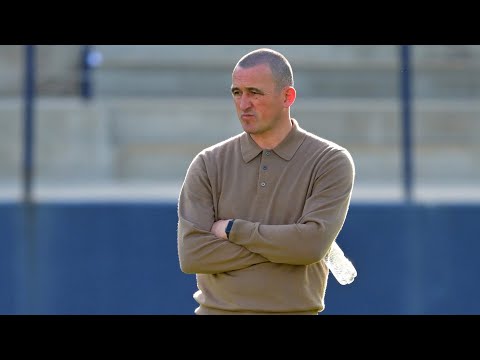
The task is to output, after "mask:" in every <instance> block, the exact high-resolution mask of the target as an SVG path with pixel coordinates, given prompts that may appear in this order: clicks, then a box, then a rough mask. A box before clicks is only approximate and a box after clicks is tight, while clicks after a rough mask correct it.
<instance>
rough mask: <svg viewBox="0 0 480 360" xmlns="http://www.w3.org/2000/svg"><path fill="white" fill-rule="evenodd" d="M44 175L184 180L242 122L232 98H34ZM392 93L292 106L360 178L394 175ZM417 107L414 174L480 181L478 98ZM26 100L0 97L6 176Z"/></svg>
mask: <svg viewBox="0 0 480 360" xmlns="http://www.w3.org/2000/svg"><path fill="white" fill-rule="evenodd" d="M36 105H37V106H36V116H35V125H34V129H35V137H34V140H35V158H34V164H35V175H36V177H37V179H38V180H39V181H45V182H52V181H53V182H71V181H87V182H92V181H107V182H108V181H112V182H115V181H138V182H142V181H151V182H161V181H166V180H168V181H181V179H182V178H183V176H184V175H185V172H186V169H187V167H188V164H189V163H190V161H191V160H192V159H193V157H194V155H195V154H196V153H198V152H199V151H200V150H201V149H203V148H205V147H207V146H210V145H213V144H215V143H217V142H219V141H221V140H223V139H225V138H228V137H230V136H233V135H236V134H238V133H239V132H241V131H242V130H241V127H240V125H239V122H238V119H237V118H236V114H235V112H234V108H233V104H232V103H231V100H230V99H228V100H227V99H218V98H203V99H200V98H191V99H185V98H176V99H155V98H150V99H145V98H137V97H132V98H115V99H110V100H102V101H100V100H97V101H92V102H82V101H81V100H79V99H77V98H69V99H58V98H49V99H48V98H43V99H39V101H38V102H37V104H36ZM399 108H400V107H399V104H398V102H397V101H394V100H388V101H387V100H383V101H378V100H366V99H364V100H359V99H336V100H331V101H329V100H325V99H301V100H300V99H299V101H298V102H297V103H295V104H294V109H292V115H293V116H294V117H296V118H297V120H298V121H299V122H300V124H301V125H302V126H303V127H304V128H305V129H307V130H309V131H312V132H313V133H315V134H317V135H319V136H322V137H324V138H327V139H330V140H332V141H335V142H337V143H339V144H340V145H343V146H345V147H346V148H347V149H349V150H350V152H351V153H352V155H353V157H354V160H355V163H356V169H357V182H359V183H360V184H362V183H363V184H366V183H376V182H383V183H385V182H386V183H390V182H391V183H398V182H401V178H402V171H403V170H402V166H403V163H402V161H403V158H402V156H403V149H402V133H401V132H402V127H401V114H399V113H398V111H399ZM414 109H415V112H414V116H413V119H412V120H413V128H414V129H413V135H414V138H413V141H412V143H413V148H412V154H413V155H414V161H413V165H414V169H413V170H414V174H415V176H416V178H417V179H418V180H420V181H422V182H429V183H454V182H459V183H462V182H472V181H473V182H475V181H477V182H479V183H480V131H479V130H480V129H479V126H480V125H479V122H478V119H479V117H480V106H479V103H478V102H476V101H475V102H473V101H472V102H467V101H462V102H458V101H449V102H446V101H418V102H416V103H415V107H414ZM22 114H23V112H22V103H21V101H20V99H9V100H5V99H4V100H0V150H1V151H0V183H2V182H11V181H18V180H19V179H20V174H21V161H22V151H23V149H22V141H23V138H22Z"/></svg>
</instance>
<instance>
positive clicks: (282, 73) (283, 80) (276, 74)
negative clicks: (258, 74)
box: [235, 48, 294, 90]
mask: <svg viewBox="0 0 480 360" xmlns="http://www.w3.org/2000/svg"><path fill="white" fill-rule="evenodd" d="M260 64H267V65H268V66H269V67H270V70H271V71H272V75H273V78H274V80H275V82H276V83H277V89H279V90H280V89H283V88H284V87H285V86H294V81H293V71H292V67H291V66H290V63H289V62H288V60H287V58H286V57H285V56H284V55H282V54H281V53H279V52H278V51H275V50H272V49H268V48H261V49H257V50H253V51H251V52H249V53H248V54H246V55H244V56H243V57H242V58H241V59H240V60H239V61H238V62H237V65H236V66H235V68H237V67H238V66H240V67H242V68H250V67H253V66H257V65H260Z"/></svg>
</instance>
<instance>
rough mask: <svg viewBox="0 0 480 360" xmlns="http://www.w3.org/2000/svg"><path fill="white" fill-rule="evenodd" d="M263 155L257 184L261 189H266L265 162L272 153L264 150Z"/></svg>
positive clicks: (266, 166)
mask: <svg viewBox="0 0 480 360" xmlns="http://www.w3.org/2000/svg"><path fill="white" fill-rule="evenodd" d="M263 154H264V155H265V156H264V157H263V158H262V163H261V164H260V169H261V171H260V179H259V180H260V182H259V185H260V187H261V188H266V187H267V181H266V177H267V173H266V171H267V170H268V165H267V164H265V162H266V158H267V157H269V156H270V155H271V154H272V152H271V151H270V150H264V152H263Z"/></svg>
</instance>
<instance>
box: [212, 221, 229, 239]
mask: <svg viewBox="0 0 480 360" xmlns="http://www.w3.org/2000/svg"><path fill="white" fill-rule="evenodd" d="M229 221H230V219H227V220H218V221H215V222H214V223H213V225H212V228H211V229H210V232H211V233H213V234H214V235H215V236H216V237H219V238H222V239H225V240H227V234H226V233H225V228H226V227H227V224H228V222H229Z"/></svg>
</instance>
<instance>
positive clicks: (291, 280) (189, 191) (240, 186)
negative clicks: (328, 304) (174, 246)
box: [177, 119, 355, 314]
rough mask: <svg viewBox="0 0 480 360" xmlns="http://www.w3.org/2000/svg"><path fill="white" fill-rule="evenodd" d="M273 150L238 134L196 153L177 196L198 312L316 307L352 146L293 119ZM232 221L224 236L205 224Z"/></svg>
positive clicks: (348, 183)
mask: <svg viewBox="0 0 480 360" xmlns="http://www.w3.org/2000/svg"><path fill="white" fill-rule="evenodd" d="M292 123H293V127H292V130H291V131H290V132H289V134H288V135H287V137H286V138H285V139H284V140H283V141H282V142H281V143H280V144H279V145H278V146H277V147H275V148H274V149H269V150H262V149H261V148H260V147H259V146H258V145H257V144H256V143H255V142H254V141H253V139H252V138H251V137H250V135H248V134H247V133H245V132H243V133H241V134H238V135H237V136H234V137H232V138H230V139H227V140H225V141H222V142H220V143H218V144H216V145H213V146H211V147H208V148H206V149H204V150H203V151H201V152H200V153H199V154H198V155H197V156H195V158H194V159H193V161H192V163H191V164H190V166H189V168H188V170H187V174H186V177H185V180H184V183H183V185H182V188H181V191H180V196H179V201H178V239H177V240H178V255H179V262H180V267H181V270H182V271H183V272H185V273H188V274H197V275H196V276H197V286H198V291H197V292H195V294H194V298H195V300H196V301H197V302H198V303H199V307H198V308H197V309H196V310H195V312H196V313H197V314H317V313H318V312H321V311H322V310H323V309H324V307H325V304H324V297H325V290H326V286H327V277H328V269H327V267H326V265H325V264H324V262H323V260H322V259H323V257H324V256H325V254H326V252H327V250H328V249H329V247H330V245H331V244H332V242H333V241H334V240H335V238H336V237H337V235H338V233H339V232H340V230H341V228H342V226H343V223H344V221H345V218H346V215H347V211H348V208H349V204H350V198H351V193H352V188H353V183H354V176H355V168H354V163H353V160H352V157H351V156H350V154H349V152H348V151H347V150H346V149H345V148H343V147H341V146H339V145H337V144H335V143H333V142H331V141H328V140H326V139H323V138H321V137H319V136H316V135H314V134H312V133H309V132H307V131H305V130H303V129H302V128H301V127H300V126H299V124H298V122H297V120H295V119H292ZM230 218H234V219H236V220H235V222H234V224H233V227H232V229H231V232H230V236H229V239H228V240H224V239H221V238H218V237H216V236H215V235H214V234H212V233H211V232H210V229H211V227H212V224H213V223H214V222H215V221H217V220H220V219H230Z"/></svg>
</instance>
